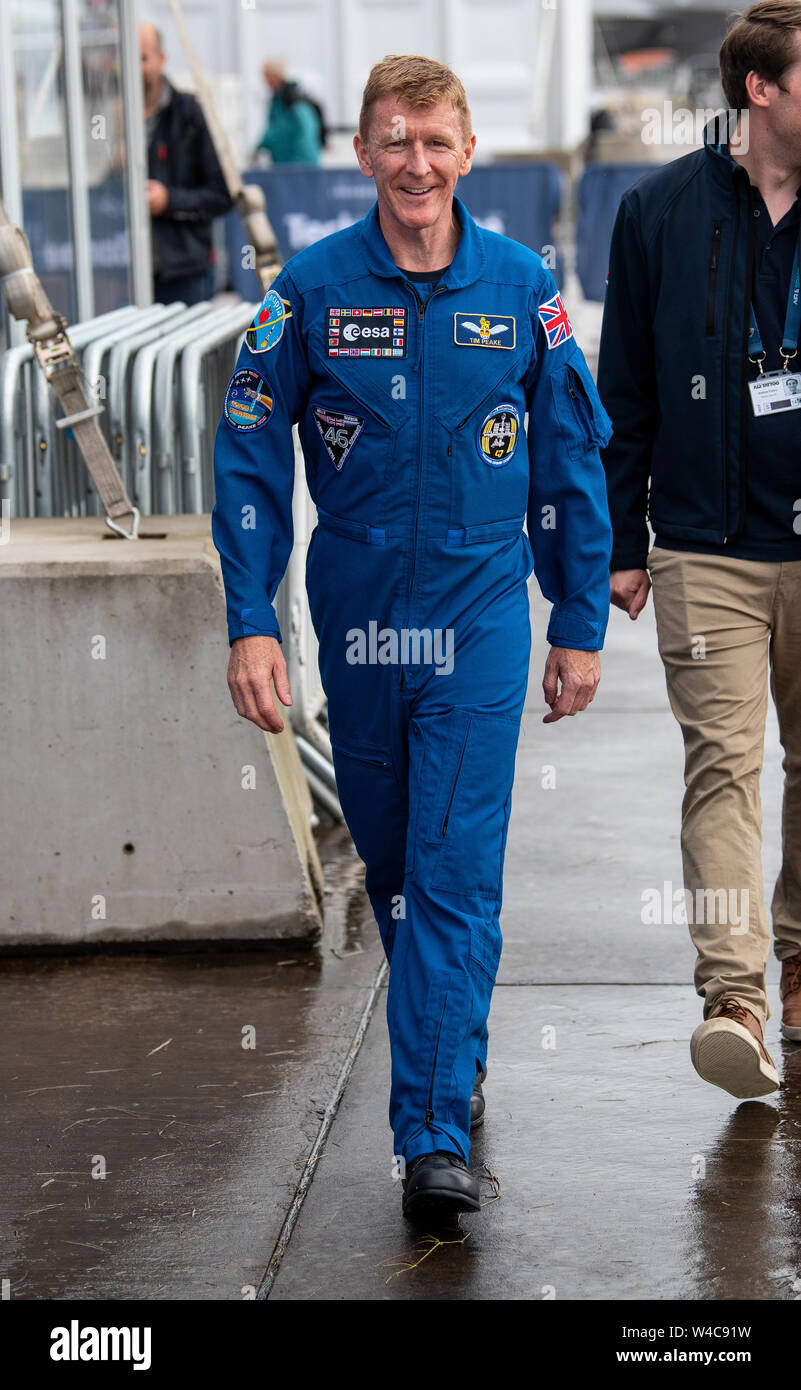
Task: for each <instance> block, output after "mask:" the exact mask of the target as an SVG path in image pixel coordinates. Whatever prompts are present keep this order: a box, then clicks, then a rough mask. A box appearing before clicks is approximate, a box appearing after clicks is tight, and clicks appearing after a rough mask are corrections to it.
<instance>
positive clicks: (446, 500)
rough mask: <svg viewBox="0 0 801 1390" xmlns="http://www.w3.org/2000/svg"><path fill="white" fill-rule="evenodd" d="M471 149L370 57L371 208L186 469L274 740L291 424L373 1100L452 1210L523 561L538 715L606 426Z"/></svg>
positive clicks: (576, 664)
mask: <svg viewBox="0 0 801 1390" xmlns="http://www.w3.org/2000/svg"><path fill="white" fill-rule="evenodd" d="M426 98H427V100H426ZM474 144H475V136H473V135H472V134H471V127H470V112H469V109H468V107H467V100H466V97H465V93H464V88H463V87H462V84H461V82H459V80H458V78H456V77H455V75H454V74H453V73H452V72H451V71H450V70H449V69H448V68H445V67H443V66H442V65H441V64H439V63H435V62H433V61H432V60H430V59H427V58H419V57H412V56H404V57H397V58H387V59H384V60H383V62H382V63H379V64H378V65H377V66H376V68H374V69H373V72H372V73H371V75H370V78H369V80H368V84H367V88H366V90H365V96H364V104H363V107H362V118H361V122H360V134H359V135H357V137H356V153H357V156H358V159H359V164H360V167H361V169H362V172H363V173H365V174H367V175H368V176H369V177H372V178H374V179H375V182H376V190H377V202H376V203H375V204H374V205H373V207H372V208H371V209H370V211H369V212H368V213H367V216H366V217H364V218H363V219H362V220H361V221H360V222H357V223H356V224H355V225H354V226H351V227H347V228H345V229H344V230H343V231H339V232H335V233H334V234H333V235H331V236H328V237H325V238H323V240H321V241H319V242H317V243H316V244H315V245H313V246H310V247H307V248H306V249H304V250H303V251H300V252H299V253H298V254H297V255H296V256H293V257H292V259H291V260H290V261H289V262H288V263H287V264H286V265H285V266H284V268H283V269H282V271H281V272H280V274H279V276H278V278H277V279H276V280H275V281H274V283H273V285H272V287H271V288H270V289H269V290H268V291H267V294H266V295H265V297H264V301H263V303H262V306H261V308H260V309H259V311H258V313H257V314H256V316H255V318H254V321H253V325H252V327H251V328H250V329H249V330H248V332H247V334H246V335H245V341H244V343H243V345H242V348H241V351H240V354H239V358H238V361H237V364H236V368H235V370H234V373H233V376H232V377H231V380H230V382H229V385H228V389H227V391H226V395H225V401H224V407H223V411H222V415H221V418H220V422H219V425H218V429H217V436H216V443H215V458H214V475H215V490H216V500H215V505H214V511H213V515H212V534H213V538H214V543H215V545H216V547H217V550H218V551H219V554H220V560H221V565H222V574H223V579H224V583H225V591H226V600H227V610H228V636H229V641H230V644H231V658H230V665H229V672H228V683H229V688H230V691H231V695H232V698H233V701H234V704H235V706H236V709H237V712H238V713H239V714H240V715H242V716H243V717H244V718H246V719H250V720H251V721H252V722H253V723H255V724H256V725H257V726H258V727H259V728H261V729H264V730H265V731H268V732H271V733H280V732H281V730H282V729H283V727H284V725H283V723H282V722H281V720H280V717H279V716H278V714H277V712H276V709H275V706H274V705H273V701H272V696H271V693H270V681H271V679H272V678H274V680H275V689H276V694H277V696H278V698H279V699H280V701H281V702H282V704H284V705H287V704H289V703H291V696H290V691H289V684H288V681H287V676H286V664H285V660H284V657H283V654H282V652H281V645H280V644H281V631H280V627H279V625H278V622H277V619H276V614H275V609H274V607H273V599H274V597H275V593H276V589H277V587H278V584H279V582H280V580H281V578H282V576H283V574H284V571H285V569H286V566H287V562H288V560H289V555H290V552H291V550H292V543H293V530H292V493H293V487H294V481H295V459H294V448H293V438H292V426H293V424H294V423H295V422H297V423H298V428H299V433H300V439H301V444H302V447H303V454H304V458H305V464H306V479H307V482H308V486H309V490H310V493H311V496H312V498H313V500H314V502H315V504H316V507H317V525H316V527H315V529H314V532H313V534H312V537H311V540H310V542H309V547H308V552H307V561H306V587H307V591H308V595H309V607H310V612H311V617H312V622H313V624H314V629H315V632H316V634H317V637H318V641H319V665H320V676H321V679H322V683H323V688H324V690H325V693H326V695H327V697H328V725H329V732H330V736H331V745H332V751H333V758H334V769H335V772H336V779H337V788H338V791H339V798H340V802H341V805H342V809H343V813H344V815H345V820H346V822H347V825H348V828H349V829H350V832H351V834H352V836H353V841H354V844H355V846H356V850H357V852H358V854H359V856H360V857H361V859H362V860H363V861H364V864H365V866H366V877H365V887H366V890H367V893H368V895H369V897H370V901H371V904H372V907H373V910H374V912H375V917H376V922H377V924H378V928H379V931H380V933H381V938H382V942H383V945H384V949H385V951H386V955H387V958H388V960H389V962H390V975H389V990H388V998H387V1021H388V1025H389V1036H390V1043H391V1052H392V1087H391V1093H390V1108H389V1118H390V1123H391V1125H392V1128H393V1131H394V1139H395V1151H394V1153H395V1156H396V1165H397V1172H396V1175H397V1176H398V1177H402V1178H403V1182H404V1184H405V1186H404V1194H403V1210H404V1213H405V1214H406V1215H407V1216H409V1217H415V1218H417V1217H418V1216H423V1215H425V1213H426V1212H427V1211H428V1210H429V1209H430V1208H431V1206H437V1207H439V1208H442V1207H446V1208H448V1207H450V1208H451V1209H453V1210H457V1211H458V1210H476V1209H477V1207H478V1205H479V1184H478V1179H477V1177H476V1176H475V1175H474V1174H472V1173H470V1172H469V1170H468V1168H467V1163H468V1159H469V1154H470V1130H471V1127H475V1125H476V1124H478V1123H480V1122H481V1119H482V1115H483V1110H484V1104H483V1096H482V1095H481V1093H480V1086H481V1082H482V1081H483V1080H484V1077H485V1075H486V1062H487V1041H488V1030H487V1016H488V1014H489V1008H490V999H491V996H492V990H493V985H494V981H495V975H496V971H497V969H498V963H499V960H500V954H501V929H500V926H499V920H498V919H499V913H500V908H501V890H502V875H503V860H504V851H505V846H506V838H507V831H508V827H509V814H510V809H511V796H512V782H513V780H514V770H515V752H516V749H517V742H518V734H519V731H520V720H521V715H522V712H523V707H524V702H525V695H526V685H527V680H528V672H529V656H530V650H531V629H530V618H529V596H528V591H527V586H526V581H527V579H528V577H529V575H530V574H531V572H532V568H533V569H535V571H536V576H537V580H538V582H539V585H540V588H541V589H542V591H543V593H544V594H545V595H546V596H547V598H548V599H550V601H551V603H552V605H553V606H552V608H551V613H550V618H549V621H548V631H547V638H548V641H549V642H550V643H551V650H550V654H549V657H548V660H547V663H546V669H545V677H544V681H543V686H544V691H545V699H546V702H547V704H548V705H549V706H550V712H549V713H548V714H547V715H546V716H545V723H546V724H552V723H554V722H555V721H556V720H558V719H561V718H562V717H563V716H564V715H575V714H578V713H579V712H580V711H581V710H584V709H586V708H587V706H588V704H589V703H590V701H591V700H592V698H593V696H594V694H595V690H596V688H597V685H598V681H599V679H600V659H599V656H598V653H599V651H600V649H601V647H602V646H603V640H604V633H605V629H606V623H607V618H608V614H609V573H608V570H609V556H610V554H611V543H612V532H611V526H610V522H609V510H608V506H607V499H606V484H605V480H604V472H603V469H602V467H601V461H600V457H599V453H598V446H599V445H604V444H606V443H608V441H609V438H610V435H611V424H610V420H609V417H608V416H607V414H606V412H605V410H604V408H603V406H602V405H601V402H600V400H599V398H598V394H597V392H596V390H595V386H594V384H593V380H592V377H591V375H590V372H589V370H588V368H587V364H586V362H585V361H584V357H583V355H582V353H581V350H580V348H579V347H578V345H577V343H576V339H575V337H574V335H573V328H572V325H571V323H570V320H569V318H568V316H567V312H566V310H565V306H564V304H563V302H562V299H561V296H560V294H559V291H558V288H557V286H556V283H555V281H554V278H553V276H552V274H551V272H550V270H548V269H547V268H546V267H545V265H544V264H543V261H542V260H541V258H540V257H539V256H538V255H537V254H536V253H535V252H533V251H530V250H529V249H528V248H527V247H525V246H521V245H519V244H518V243H517V242H514V241H511V240H510V239H509V238H508V237H503V236H498V235H497V234H496V233H494V232H490V231H486V230H484V229H483V228H481V227H479V226H478V224H477V223H476V222H475V221H474V219H473V218H472V217H471V216H470V214H469V213H468V211H467V209H466V208H465V206H464V204H463V203H462V202H461V201H460V199H459V198H457V197H455V196H454V189H455V186H456V182H457V179H458V178H459V177H460V176H461V175H462V174H465V173H467V172H468V170H469V168H470V161H471V157H472V152H473V146H474ZM527 415H528V423H527V424H526V416H527ZM524 522H526V523H527V531H526V530H524ZM558 687H560V688H559V689H558ZM535 835H536V830H534V829H532V838H533V837H534V836H535ZM550 871H551V866H548V872H550ZM404 1165H405V1177H404V1176H403V1171H404Z"/></svg>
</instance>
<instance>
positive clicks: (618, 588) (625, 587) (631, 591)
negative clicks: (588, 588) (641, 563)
mask: <svg viewBox="0 0 801 1390" xmlns="http://www.w3.org/2000/svg"><path fill="white" fill-rule="evenodd" d="M650 587H651V577H650V575H649V573H648V571H647V570H612V573H611V574H610V576H609V598H610V601H611V602H612V603H613V604H614V605H615V607H616V608H622V609H623V611H624V613H628V615H629V617H630V618H636V617H637V615H638V613H641V612H642V610H643V608H644V607H645V605H646V603H647V602H648V590H649V589H650Z"/></svg>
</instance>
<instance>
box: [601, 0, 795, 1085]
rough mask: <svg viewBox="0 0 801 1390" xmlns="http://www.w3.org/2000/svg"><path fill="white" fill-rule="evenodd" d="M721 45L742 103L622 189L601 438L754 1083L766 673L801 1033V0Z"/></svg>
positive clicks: (729, 1049)
mask: <svg viewBox="0 0 801 1390" xmlns="http://www.w3.org/2000/svg"><path fill="white" fill-rule="evenodd" d="M720 59H721V80H722V84H723V90H724V93H725V95H726V99H727V101H728V103H729V107H730V108H731V112H732V113H739V117H738V116H737V115H735V114H732V116H731V119H730V120H729V121H728V123H727V122H726V121H725V120H721V119H716V120H713V121H712V122H710V124H709V126H708V127H707V130H706V132H705V145H704V149H703V150H700V151H697V152H694V153H692V154H689V155H686V156H684V158H682V159H678V160H675V161H674V162H673V163H671V164H669V165H667V166H666V167H665V168H663V169H659V170H657V171H656V172H655V173H653V174H649V175H647V176H646V178H645V179H643V180H640V182H639V183H637V184H636V185H635V186H634V187H633V188H632V189H630V190H629V192H628V193H626V194H625V195H624V197H623V200H622V202H621V207H620V211H619V213H618V218H617V222H616V225H615V231H614V234H613V240H612V247H611V251H610V269H609V279H608V287H607V299H606V305H605V308H604V324H603V331H602V338H601V354H600V363H599V369H598V389H599V392H600V395H601V398H602V400H603V402H604V405H605V407H606V409H607V411H608V412H609V414H610V415H611V417H612V421H613V424H614V429H615V433H614V436H613V438H612V442H611V444H610V445H609V447H608V448H607V449H606V450H605V451H604V452H603V454H602V457H603V460H604V467H605V469H606V474H607V488H608V494H609V509H610V514H611V518H612V525H613V530H614V548H613V554H612V561H611V566H610V568H611V599H612V602H613V603H614V604H616V605H617V606H618V607H619V608H622V609H624V610H625V611H626V612H627V613H628V614H629V617H631V618H636V617H637V615H638V613H639V612H640V611H641V610H642V608H643V606H644V604H645V603H646V601H647V598H648V591H649V589H650V587H651V582H653V589H654V606H655V612H656V621H657V631H658V640H659V652H660V656H661V657H662V661H663V663H664V667H665V674H666V678H667V688H668V695H669V698H670V704H671V708H672V710H673V713H674V715H675V716H676V718H677V720H678V722H679V724H680V726H681V730H682V735H683V738H684V749H685V774H684V775H685V785H686V793H685V796H684V802H683V807H682V826H681V847H682V858H683V868H684V889H685V891H684V901H685V906H686V909H687V918H688V923H689V926H690V930H691V933H692V937H693V941H694V944H695V947H696V951H697V963H696V971H695V984H696V989H697V991H698V993H699V994H700V995H702V996H703V998H704V1021H703V1022H702V1023H701V1024H700V1025H699V1027H698V1028H697V1029H696V1030H695V1033H694V1034H693V1037H692V1041H691V1045H690V1049H691V1056H692V1061H693V1065H694V1066H695V1068H696V1070H697V1071H698V1073H699V1074H700V1075H701V1076H702V1077H703V1078H704V1080H706V1081H709V1082H711V1083H712V1084H713V1085H717V1086H720V1087H722V1088H723V1089H724V1090H727V1091H729V1092H730V1093H731V1094H732V1095H734V1096H737V1097H740V1098H744V1097H748V1096H759V1095H767V1094H769V1093H770V1092H771V1091H775V1090H776V1089H777V1087H778V1085H779V1080H778V1073H777V1071H776V1068H775V1066H774V1064H773V1061H772V1059H771V1057H770V1056H769V1054H768V1053H767V1051H766V1049H765V1046H764V1041H763V1029H764V1025H765V1022H766V1020H767V1018H768V1017H769V1015H770V1010H769V1008H768V1002H767V997H766V993H765V966H766V963H767V957H768V953H769V949H770V934H769V930H768V925H767V918H766V913H765V905H764V901H763V890H762V872H761V806H760V795H759V777H760V771H761V767H762V750H763V744H764V736H765V718H766V712H767V697H768V677H769V678H770V689H771V692H772V694H773V699H774V703H775V705H776V711H777V715H778V721H779V733H780V737H781V742H782V745H783V748H784V751H785V759H784V764H783V766H784V771H785V785H784V805H783V824H782V851H783V858H782V868H781V872H780V874H779V877H778V880H777V883H776V887H775V892H774V894H773V901H772V913H773V932H774V950H775V954H776V956H777V957H778V959H779V960H780V961H781V962H782V981H781V997H782V1002H783V1016H782V1026H781V1032H782V1035H783V1037H784V1038H785V1039H786V1040H787V1041H788V1042H796V1043H797V1042H801V469H800V468H799V462H800V461H801V409H799V408H798V406H799V405H801V397H800V396H799V394H798V391H797V387H796V385H795V383H796V381H797V376H794V371H795V372H796V373H797V368H798V365H799V361H801V359H799V357H798V356H797V355H796V349H797V340H798V328H799V320H801V283H800V282H799V271H798V260H797V259H796V256H797V248H798V247H799V220H800V218H801V204H799V193H800V192H801V3H799V0H762V3H760V4H757V5H753V6H752V7H751V8H750V9H749V10H748V11H747V12H746V13H745V15H743V16H742V17H739V18H736V20H735V22H734V24H733V25H732V27H731V28H730V30H729V33H728V34H727V36H726V39H725V41H724V43H723V46H722V48H721V54H720ZM726 127H728V128H726ZM752 310H753V314H752V312H751V311H752ZM754 324H756V328H757V331H756V332H754ZM760 340H761V341H760ZM787 367H789V369H790V370H785V368H787ZM771 373H772V374H773V375H772V376H771V375H768V374H771ZM754 383H758V385H757V388H756V391H754V390H753V389H752V387H753V384H754ZM646 509H647V511H648V515H649V517H650V521H651V524H652V527H653V529H654V532H655V543H654V546H653V548H652V549H651V551H650V554H649V553H648V530H647V525H646ZM649 575H650V578H649Z"/></svg>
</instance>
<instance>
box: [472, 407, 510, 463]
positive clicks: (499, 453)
mask: <svg viewBox="0 0 801 1390" xmlns="http://www.w3.org/2000/svg"><path fill="white" fill-rule="evenodd" d="M519 433H520V415H519V414H518V411H517V408H516V407H515V406H513V405H512V404H511V402H510V401H503V402H502V403H501V404H500V405H496V406H493V408H492V410H491V411H490V412H489V414H488V415H485V417H484V419H483V420H482V422H481V424H480V425H479V428H478V434H477V435H476V443H477V445H478V452H479V454H480V455H481V457H482V458H483V460H484V462H485V463H488V464H489V465H490V467H491V468H500V467H501V466H502V464H504V463H508V462H509V460H510V458H511V457H512V454H513V453H514V451H515V448H516V447H517V437H518V435H519Z"/></svg>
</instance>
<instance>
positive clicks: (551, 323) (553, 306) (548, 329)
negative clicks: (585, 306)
mask: <svg viewBox="0 0 801 1390" xmlns="http://www.w3.org/2000/svg"><path fill="white" fill-rule="evenodd" d="M537 312H538V314H539V316H540V322H541V323H542V326H543V328H544V329H545V337H546V339H547V342H548V347H549V349H550V348H555V347H558V346H559V344H560V343H566V342H567V340H568V338H572V337H573V325H572V323H571V322H570V319H569V318H568V317H567V309H566V308H565V306H564V304H563V303H562V296H561V295H560V294H555V295H554V297H553V299H546V301H545V303H544V304H541V305H540V307H539V309H538V310H537Z"/></svg>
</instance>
